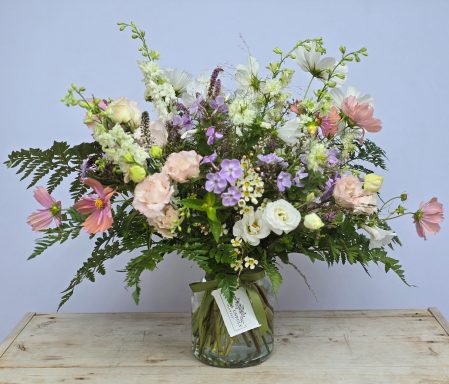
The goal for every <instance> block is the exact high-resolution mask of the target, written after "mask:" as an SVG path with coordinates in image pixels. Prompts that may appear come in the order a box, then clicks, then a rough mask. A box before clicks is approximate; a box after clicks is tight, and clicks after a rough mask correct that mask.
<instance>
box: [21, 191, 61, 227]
mask: <svg viewBox="0 0 449 384" xmlns="http://www.w3.org/2000/svg"><path fill="white" fill-rule="evenodd" d="M34 198H35V199H36V200H37V202H38V203H39V204H40V205H42V206H43V207H44V209H39V210H38V211H36V212H33V213H32V214H31V215H30V216H28V220H27V223H28V224H29V225H31V229H32V230H33V231H42V230H43V229H46V228H48V227H49V226H50V224H51V223H52V221H54V222H55V223H56V225H61V202H60V201H56V200H55V199H54V198H53V197H51V195H50V194H49V193H48V191H47V190H46V189H45V188H43V187H37V188H36V189H35V190H34Z"/></svg>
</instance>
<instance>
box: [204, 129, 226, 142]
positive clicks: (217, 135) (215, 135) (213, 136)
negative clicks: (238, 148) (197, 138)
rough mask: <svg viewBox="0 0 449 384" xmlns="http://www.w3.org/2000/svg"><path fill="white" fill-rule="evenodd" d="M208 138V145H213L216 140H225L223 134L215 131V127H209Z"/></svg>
mask: <svg viewBox="0 0 449 384" xmlns="http://www.w3.org/2000/svg"><path fill="white" fill-rule="evenodd" d="M206 136H207V144H209V145H212V144H213V143H214V142H215V140H219V139H222V138H223V134H222V133H220V132H216V131H215V127H209V128H207V131H206Z"/></svg>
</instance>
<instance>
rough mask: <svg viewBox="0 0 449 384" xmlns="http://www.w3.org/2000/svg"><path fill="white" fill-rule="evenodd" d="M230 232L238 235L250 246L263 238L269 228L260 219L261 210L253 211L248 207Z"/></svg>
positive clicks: (268, 232) (268, 231) (257, 243)
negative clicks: (247, 210)
mask: <svg viewBox="0 0 449 384" xmlns="http://www.w3.org/2000/svg"><path fill="white" fill-rule="evenodd" d="M232 234H233V235H234V236H235V237H240V238H241V239H243V240H244V241H246V242H247V243H248V244H250V245H252V246H256V245H259V243H260V239H264V238H265V237H267V236H268V235H269V234H270V228H269V227H268V225H266V223H265V222H264V221H263V220H262V211H261V210H257V211H256V212H254V210H253V209H250V210H249V212H247V213H245V214H244V215H243V217H242V219H241V220H239V221H237V222H236V223H235V224H234V227H233V228H232Z"/></svg>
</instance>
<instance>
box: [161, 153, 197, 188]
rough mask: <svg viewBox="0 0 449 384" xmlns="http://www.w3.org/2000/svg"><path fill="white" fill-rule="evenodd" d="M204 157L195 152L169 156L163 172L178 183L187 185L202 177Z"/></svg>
mask: <svg viewBox="0 0 449 384" xmlns="http://www.w3.org/2000/svg"><path fill="white" fill-rule="evenodd" d="M201 159H202V156H200V155H198V154H197V153H196V152H195V151H181V152H177V153H172V154H171V155H170V156H168V158H167V161H166V162H165V165H164V168H162V172H165V173H166V174H167V175H169V176H170V177H171V178H172V179H173V180H174V181H176V182H178V183H185V182H186V181H187V180H188V179H193V178H195V177H198V176H199V175H200V161H201Z"/></svg>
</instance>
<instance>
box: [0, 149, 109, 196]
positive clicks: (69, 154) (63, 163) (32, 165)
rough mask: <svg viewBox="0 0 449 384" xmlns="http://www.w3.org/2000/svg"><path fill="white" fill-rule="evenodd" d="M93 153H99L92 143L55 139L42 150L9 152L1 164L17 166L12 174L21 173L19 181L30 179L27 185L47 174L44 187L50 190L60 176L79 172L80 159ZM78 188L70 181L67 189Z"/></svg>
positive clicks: (77, 185)
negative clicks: (71, 145) (77, 143)
mask: <svg viewBox="0 0 449 384" xmlns="http://www.w3.org/2000/svg"><path fill="white" fill-rule="evenodd" d="M93 153H101V148H100V147H99V145H98V144H97V143H95V142H93V143H82V144H79V145H75V146H73V147H70V146H69V145H68V144H67V143H66V142H64V141H62V142H58V141H55V142H54V143H53V145H52V146H51V147H50V148H49V149H46V150H42V149H39V148H29V149H21V150H20V151H13V152H11V153H10V154H9V156H8V161H6V162H5V164H6V165H7V166H8V168H18V169H17V172H16V173H17V174H18V175H21V179H20V180H24V179H26V178H31V182H30V183H29V184H28V186H27V188H31V187H33V186H34V185H36V184H37V183H38V182H39V181H40V180H41V179H43V178H44V177H46V176H48V175H49V178H48V181H47V190H48V192H50V193H51V192H52V191H53V190H54V189H55V188H56V187H57V186H58V185H59V184H61V182H62V181H63V180H64V178H66V177H68V176H69V175H71V174H72V173H73V172H79V170H80V168H81V164H82V162H83V160H84V159H86V158H87V157H88V156H89V155H91V154H93ZM80 189H81V187H80V185H79V182H77V183H75V184H72V187H71V192H72V193H74V194H76V195H78V194H79V191H80Z"/></svg>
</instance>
